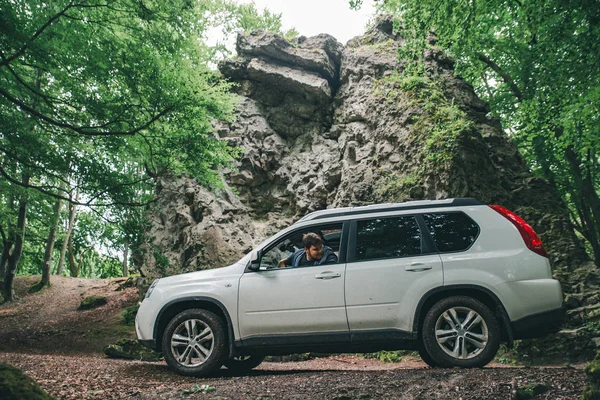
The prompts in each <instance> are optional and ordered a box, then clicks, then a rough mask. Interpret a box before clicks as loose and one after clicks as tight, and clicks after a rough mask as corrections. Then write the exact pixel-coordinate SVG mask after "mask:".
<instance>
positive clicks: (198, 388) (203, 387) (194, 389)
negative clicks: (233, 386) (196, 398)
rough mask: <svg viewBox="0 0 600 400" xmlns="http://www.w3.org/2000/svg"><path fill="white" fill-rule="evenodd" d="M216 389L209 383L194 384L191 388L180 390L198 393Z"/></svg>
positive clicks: (184, 392) (183, 392) (187, 392)
mask: <svg viewBox="0 0 600 400" xmlns="http://www.w3.org/2000/svg"><path fill="white" fill-rule="evenodd" d="M215 390H217V389H216V388H215V387H214V386H210V385H206V384H204V385H194V386H192V388H191V389H183V390H182V391H181V393H182V394H185V395H188V394H198V393H212V392H214V391H215Z"/></svg>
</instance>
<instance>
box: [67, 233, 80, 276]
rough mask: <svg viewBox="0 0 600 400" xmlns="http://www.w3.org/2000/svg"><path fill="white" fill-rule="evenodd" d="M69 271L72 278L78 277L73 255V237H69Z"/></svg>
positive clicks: (77, 266)
mask: <svg viewBox="0 0 600 400" xmlns="http://www.w3.org/2000/svg"><path fill="white" fill-rule="evenodd" d="M68 248H69V271H71V276H72V277H73V278H77V277H79V265H78V264H77V263H76V262H75V255H74V254H73V235H69V242H68Z"/></svg>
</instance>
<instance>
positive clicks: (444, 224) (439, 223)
mask: <svg viewBox="0 0 600 400" xmlns="http://www.w3.org/2000/svg"><path fill="white" fill-rule="evenodd" d="M423 219H424V220H425V224H426V225H427V228H429V232H431V236H432V237H433V241H434V242H435V245H436V246H437V249H438V251H439V252H441V253H447V252H454V251H464V250H467V249H468V248H469V247H471V245H472V244H473V243H474V242H475V239H477V236H479V226H478V225H477V224H476V223H475V222H474V221H473V220H472V219H471V218H469V217H468V216H467V215H466V214H464V213H461V212H455V213H435V214H423Z"/></svg>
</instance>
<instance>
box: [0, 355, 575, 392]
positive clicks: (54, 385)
mask: <svg viewBox="0 0 600 400" xmlns="http://www.w3.org/2000/svg"><path fill="white" fill-rule="evenodd" d="M0 361H2V362H7V363H9V364H12V365H15V366H17V367H19V368H21V369H22V370H23V371H25V372H26V373H27V374H28V375H29V376H31V377H32V378H34V379H35V380H36V381H37V382H38V383H39V384H40V386H41V387H42V388H43V389H45V390H46V391H47V392H48V393H50V394H51V395H53V396H56V397H58V398H61V399H130V398H133V399H213V400H225V399H330V400H350V399H503V400H505V399H511V398H513V395H512V390H513V388H514V386H515V385H517V386H524V385H526V384H531V383H539V384H543V385H545V386H546V387H547V389H548V390H547V391H546V392H545V393H542V394H541V395H538V396H537V397H536V399H579V397H580V396H581V389H582V388H583V386H584V384H585V376H584V374H583V371H582V370H581V369H580V368H505V367H497V368H484V369H475V370H464V369H451V370H448V369H430V368H426V367H425V366H424V364H422V363H421V362H419V361H417V360H416V359H414V360H412V361H411V360H408V361H405V362H402V363H398V364H384V363H381V362H379V361H375V360H364V359H361V358H358V357H353V356H337V357H330V358H325V359H314V360H310V361H303V362H293V363H264V364H263V365H261V366H260V367H259V368H258V369H257V370H256V371H254V372H252V373H251V374H250V375H248V376H231V375H229V374H228V373H227V370H225V369H223V370H221V373H220V374H218V375H215V376H213V377H209V378H202V379H200V378H188V377H182V376H178V375H176V374H174V373H172V372H171V371H169V370H168V369H167V367H166V364H165V363H162V362H158V363H146V362H139V361H124V360H111V359H107V358H104V357H102V356H94V355H72V356H60V355H35V354H19V353H0Z"/></svg>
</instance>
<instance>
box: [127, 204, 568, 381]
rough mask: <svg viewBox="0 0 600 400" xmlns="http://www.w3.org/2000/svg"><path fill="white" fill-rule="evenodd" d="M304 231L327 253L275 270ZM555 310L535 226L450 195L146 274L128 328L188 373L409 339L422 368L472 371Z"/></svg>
mask: <svg viewBox="0 0 600 400" xmlns="http://www.w3.org/2000/svg"><path fill="white" fill-rule="evenodd" d="M308 232H313V233H316V234H317V235H319V236H320V237H321V239H322V242H323V244H324V246H327V247H328V248H329V249H327V251H328V252H331V251H333V252H335V254H336V255H337V257H333V258H337V262H335V263H328V264H318V265H313V266H304V267H301V268H298V267H293V266H286V267H284V268H280V266H282V265H283V264H282V263H281V262H280V261H281V260H282V259H285V258H287V257H288V256H289V255H290V254H291V253H293V252H294V251H298V250H299V249H302V248H303V244H302V237H303V235H304V234H306V233H308ZM300 252H301V251H300ZM564 317H565V309H564V306H563V294H562V290H561V287H560V283H559V282H558V281H556V280H554V279H552V274H551V270H550V263H549V261H548V258H547V255H546V251H545V250H544V247H543V246H542V243H541V241H540V239H539V238H538V236H537V235H536V233H535V232H534V230H533V229H532V228H531V227H530V226H529V225H528V224H527V223H526V222H525V221H523V220H522V219H521V218H519V217H518V216H517V215H515V214H514V213H512V212H510V211H508V210H506V209H505V208H503V207H500V206H487V205H485V204H483V203H481V202H479V201H477V200H475V199H449V200H440V201H416V202H407V203H398V204H380V205H372V206H365V207H349V208H339V209H330V210H322V211H317V212H314V213H312V214H309V215H307V216H305V217H304V218H302V219H301V220H300V221H298V222H297V223H295V224H294V225H292V226H290V227H289V228H287V229H285V230H283V231H281V232H279V233H278V234H276V235H274V236H273V237H271V238H269V239H267V240H265V241H264V242H263V243H262V244H260V245H259V246H258V247H256V249H255V250H253V251H252V252H251V253H250V254H248V255H246V256H245V257H244V258H242V259H241V260H240V261H238V262H236V263H235V264H233V265H230V266H228V267H225V268H218V269H211V270H204V271H197V272H192V273H188V274H182V275H177V276H171V277H167V278H161V279H159V280H156V281H154V283H153V284H152V285H151V287H150V289H149V290H148V292H147V293H146V298H145V299H144V301H143V302H142V304H141V306H140V309H139V311H138V314H137V318H136V331H137V335H138V339H139V340H140V342H141V343H143V344H145V345H146V346H148V347H150V348H152V349H155V350H157V351H162V352H163V353H164V356H165V359H166V361H167V363H168V364H169V366H171V367H172V368H173V369H174V370H176V371H177V372H179V373H181V374H185V375H205V374H208V373H211V372H213V371H214V370H216V369H218V368H220V367H221V366H222V365H225V366H226V367H227V368H230V369H233V370H235V371H236V372H242V371H244V370H249V369H251V368H253V367H255V366H257V365H258V364H259V363H260V362H261V361H262V360H263V358H264V356H265V355H277V354H290V353H299V352H308V351H317V352H327V353H334V352H373V351H378V350H393V349H413V350H418V351H419V354H420V355H421V357H422V358H423V360H424V361H425V362H426V363H428V364H429V365H431V366H440V367H452V366H460V367H481V366H483V365H485V364H487V363H488V362H490V361H491V360H492V359H493V357H494V356H495V354H496V352H497V350H498V346H499V345H500V343H501V342H503V341H506V342H509V343H511V342H512V341H513V340H514V339H522V338H531V337H539V336H543V335H545V334H547V333H549V332H554V331H557V330H558V329H559V328H560V326H561V325H562V323H563V321H564Z"/></svg>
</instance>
